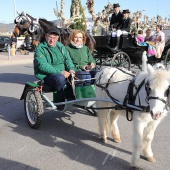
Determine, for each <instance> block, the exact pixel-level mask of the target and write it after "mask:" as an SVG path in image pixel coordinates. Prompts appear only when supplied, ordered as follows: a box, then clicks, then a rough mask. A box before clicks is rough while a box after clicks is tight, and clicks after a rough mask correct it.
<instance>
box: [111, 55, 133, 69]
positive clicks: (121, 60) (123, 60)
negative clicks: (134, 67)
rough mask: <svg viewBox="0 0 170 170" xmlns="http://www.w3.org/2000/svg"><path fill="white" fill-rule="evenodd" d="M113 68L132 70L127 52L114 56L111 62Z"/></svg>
mask: <svg viewBox="0 0 170 170" xmlns="http://www.w3.org/2000/svg"><path fill="white" fill-rule="evenodd" d="M111 67H123V68H125V69H128V70H130V67H131V61H130V58H129V56H128V55H127V54H126V53H125V52H118V53H116V54H115V55H114V57H113V59H112V61H111Z"/></svg>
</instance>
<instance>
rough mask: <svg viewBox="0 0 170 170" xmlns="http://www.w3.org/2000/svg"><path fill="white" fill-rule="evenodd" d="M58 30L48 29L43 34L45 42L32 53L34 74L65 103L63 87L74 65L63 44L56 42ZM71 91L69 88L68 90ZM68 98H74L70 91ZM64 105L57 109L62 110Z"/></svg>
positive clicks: (73, 70)
mask: <svg viewBox="0 0 170 170" xmlns="http://www.w3.org/2000/svg"><path fill="white" fill-rule="evenodd" d="M58 39H59V30H57V28H53V27H52V28H50V29H49V30H48V31H47V33H46V34H45V41H44V42H42V43H40V44H39V45H38V46H37V47H36V49H35V52H34V74H35V76H36V77H37V78H38V79H40V80H44V84H46V85H48V86H51V87H54V88H55V89H56V91H57V93H58V100H59V102H64V101H65V94H64V87H65V85H66V84H68V85H69V83H67V80H68V79H69V77H70V74H71V73H73V74H74V73H75V67H74V64H73V62H72V60H71V58H70V56H69V54H68V52H67V50H66V48H65V46H64V45H63V44H61V43H60V42H58ZM70 89H71V88H70ZM69 94H70V96H69V97H70V98H74V95H73V91H72V89H71V91H70V93H69ZM64 106H65V105H60V106H58V107H57V109H58V110H63V109H64Z"/></svg>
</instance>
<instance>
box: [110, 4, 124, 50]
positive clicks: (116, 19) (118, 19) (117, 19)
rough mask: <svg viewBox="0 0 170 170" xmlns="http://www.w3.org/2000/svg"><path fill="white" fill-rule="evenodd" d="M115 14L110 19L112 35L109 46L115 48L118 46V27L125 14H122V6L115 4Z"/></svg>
mask: <svg viewBox="0 0 170 170" xmlns="http://www.w3.org/2000/svg"><path fill="white" fill-rule="evenodd" d="M113 8H114V13H113V14H112V16H111V19H110V25H109V30H110V31H111V35H110V37H109V40H108V45H109V46H110V47H111V48H113V47H115V45H116V31H117V28H118V25H119V24H120V22H121V20H122V18H123V14H122V12H120V5H119V4H113Z"/></svg>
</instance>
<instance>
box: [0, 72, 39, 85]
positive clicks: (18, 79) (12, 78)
mask: <svg viewBox="0 0 170 170" xmlns="http://www.w3.org/2000/svg"><path fill="white" fill-rule="evenodd" d="M27 81H37V79H36V78H35V76H34V75H28V74H22V73H1V74H0V83H17V84H25V83H26V82H27Z"/></svg>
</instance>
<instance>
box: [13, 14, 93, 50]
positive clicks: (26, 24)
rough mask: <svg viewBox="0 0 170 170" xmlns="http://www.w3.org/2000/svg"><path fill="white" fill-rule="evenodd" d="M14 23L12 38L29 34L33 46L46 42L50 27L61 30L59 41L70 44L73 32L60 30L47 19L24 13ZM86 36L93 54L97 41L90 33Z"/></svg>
mask: <svg viewBox="0 0 170 170" xmlns="http://www.w3.org/2000/svg"><path fill="white" fill-rule="evenodd" d="M14 23H15V24H16V26H15V28H14V31H13V35H12V38H14V37H19V36H20V35H23V34H24V33H25V32H27V33H28V34H29V35H30V36H31V37H32V46H33V47H36V46H37V45H38V44H39V42H42V41H44V37H45V36H44V35H45V33H46V32H47V29H49V28H50V27H55V28H56V29H59V31H60V39H59V41H60V42H61V43H62V44H64V45H68V44H69V35H70V33H71V32H72V30H71V29H69V28H59V27H57V25H56V24H55V23H53V22H51V21H47V20H46V19H43V18H40V19H35V18H33V17H32V16H30V15H29V14H25V13H24V12H22V13H21V14H19V16H17V17H16V18H15V20H14ZM85 34H86V45H87V46H88V47H89V49H90V52H91V53H92V52H93V51H94V49H95V46H96V41H95V39H94V38H93V36H91V35H90V34H88V33H85Z"/></svg>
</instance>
